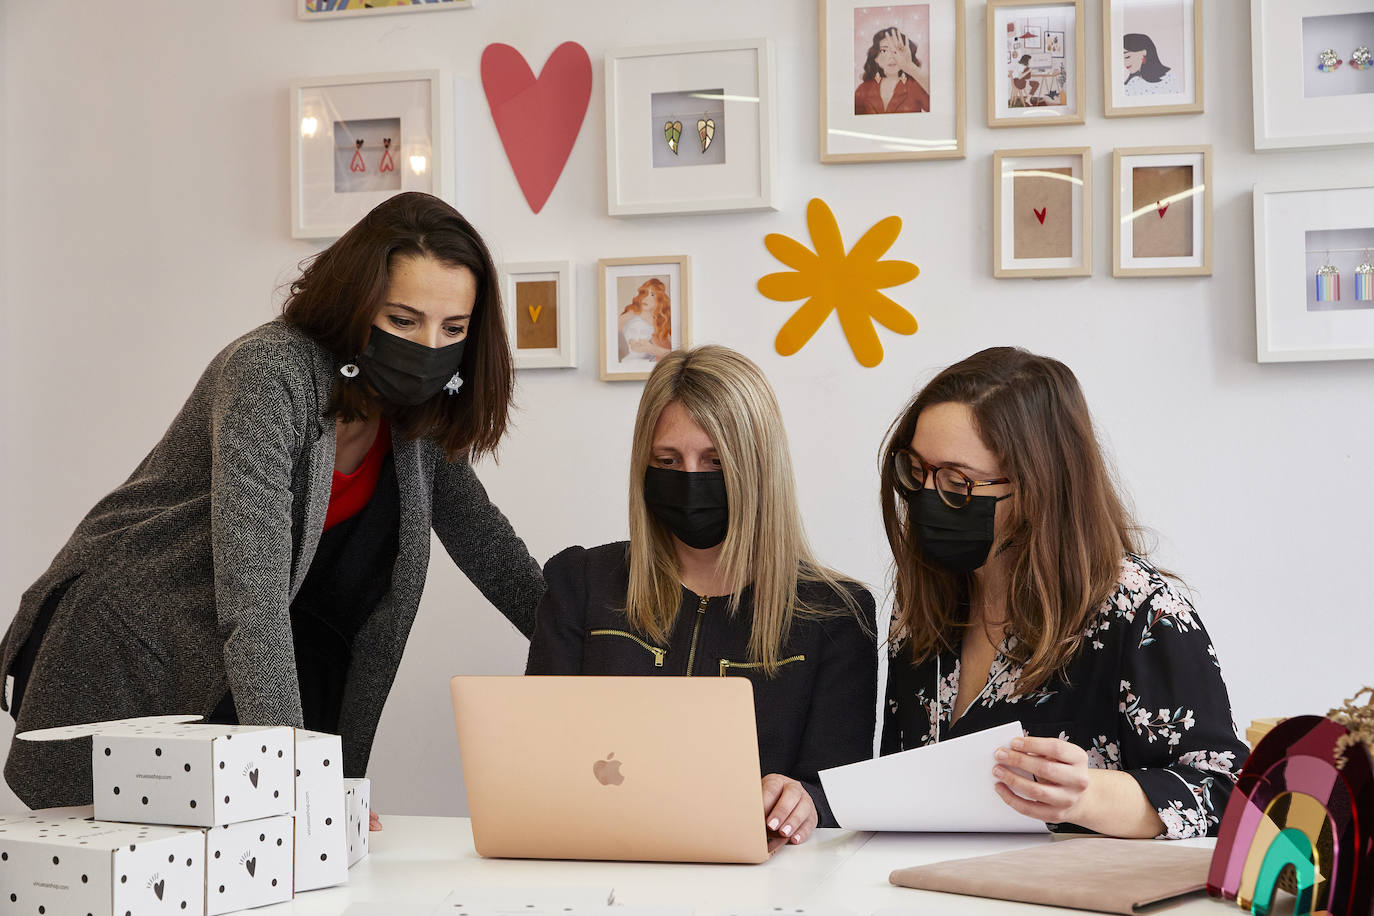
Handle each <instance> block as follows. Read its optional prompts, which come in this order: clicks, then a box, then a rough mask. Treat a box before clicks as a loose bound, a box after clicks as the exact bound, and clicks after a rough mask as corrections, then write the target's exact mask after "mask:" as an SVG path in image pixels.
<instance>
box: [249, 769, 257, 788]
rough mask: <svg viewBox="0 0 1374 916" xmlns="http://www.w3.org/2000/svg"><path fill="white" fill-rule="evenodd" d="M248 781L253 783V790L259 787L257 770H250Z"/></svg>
mask: <svg viewBox="0 0 1374 916" xmlns="http://www.w3.org/2000/svg"><path fill="white" fill-rule="evenodd" d="M248 781H249V782H251V783H252V784H253V788H255V789H256V788H257V787H258V771H257V770H250V771H249V772H248Z"/></svg>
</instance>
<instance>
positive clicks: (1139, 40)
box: [1121, 32, 1173, 83]
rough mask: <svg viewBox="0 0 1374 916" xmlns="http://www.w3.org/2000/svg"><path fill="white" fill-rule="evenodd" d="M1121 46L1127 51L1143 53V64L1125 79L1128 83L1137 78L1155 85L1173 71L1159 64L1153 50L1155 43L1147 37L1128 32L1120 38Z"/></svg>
mask: <svg viewBox="0 0 1374 916" xmlns="http://www.w3.org/2000/svg"><path fill="white" fill-rule="evenodd" d="M1121 46H1122V48H1123V49H1125V50H1127V51H1144V52H1145V62H1144V63H1143V64H1141V65H1140V70H1138V71H1137V72H1135V73H1132V74H1130V75H1128V76H1127V77H1126V82H1128V83H1129V82H1130V81H1131V80H1132V79H1134V78H1135V77H1137V76H1138V77H1140V78H1141V79H1143V80H1144V81H1145V82H1147V83H1157V82H1159V81H1160V80H1162V79H1163V78H1164V74H1166V73H1168V72H1169V71H1170V70H1171V69H1173V68H1172V67H1166V66H1164V65H1163V64H1162V63H1160V62H1159V52H1158V51H1156V50H1155V43H1154V41H1153V40H1152V39H1151V38H1150V36H1149V35H1142V34H1141V33H1139V32H1128V33H1127V34H1125V35H1123V36H1121Z"/></svg>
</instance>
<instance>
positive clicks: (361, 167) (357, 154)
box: [348, 140, 367, 172]
mask: <svg viewBox="0 0 1374 916" xmlns="http://www.w3.org/2000/svg"><path fill="white" fill-rule="evenodd" d="M348 170H349V171H350V172H366V171H367V163H366V162H364V161H363V141H361V140H354V141H353V161H352V162H350V163H349V164H348Z"/></svg>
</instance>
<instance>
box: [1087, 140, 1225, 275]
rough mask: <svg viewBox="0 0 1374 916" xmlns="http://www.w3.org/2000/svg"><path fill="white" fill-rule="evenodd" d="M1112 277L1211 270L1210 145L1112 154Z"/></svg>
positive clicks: (1154, 148) (1144, 147)
mask: <svg viewBox="0 0 1374 916" xmlns="http://www.w3.org/2000/svg"><path fill="white" fill-rule="evenodd" d="M1112 186H1113V187H1114V188H1115V189H1116V190H1115V192H1114V193H1113V195H1112V249H1113V251H1114V254H1113V256H1112V276H1114V277H1201V276H1211V274H1212V148H1211V147H1210V146H1142V147H1133V148H1129V149H1118V150H1115V151H1114V152H1113V153H1112Z"/></svg>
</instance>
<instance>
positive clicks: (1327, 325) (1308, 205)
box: [1255, 176, 1374, 363]
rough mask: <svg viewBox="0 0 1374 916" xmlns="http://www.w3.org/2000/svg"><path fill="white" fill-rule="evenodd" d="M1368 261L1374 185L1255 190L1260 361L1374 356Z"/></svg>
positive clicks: (1373, 244) (1372, 278) (1373, 252)
mask: <svg viewBox="0 0 1374 916" xmlns="http://www.w3.org/2000/svg"><path fill="white" fill-rule="evenodd" d="M1364 180H1365V181H1367V180H1368V176H1365V178H1364ZM1372 257H1374V185H1368V184H1361V183H1360V182H1356V181H1338V182H1330V183H1325V184H1268V183H1261V184H1257V185H1255V337H1256V356H1257V358H1258V359H1259V361H1260V362H1262V363H1270V362H1285V361H1294V360H1327V359H1374V262H1372V261H1371V258H1372Z"/></svg>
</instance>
